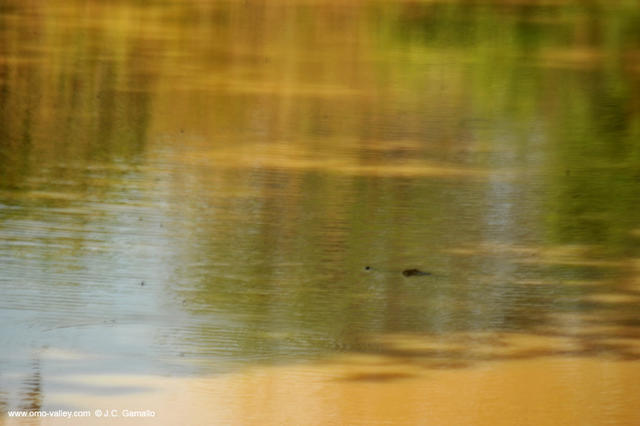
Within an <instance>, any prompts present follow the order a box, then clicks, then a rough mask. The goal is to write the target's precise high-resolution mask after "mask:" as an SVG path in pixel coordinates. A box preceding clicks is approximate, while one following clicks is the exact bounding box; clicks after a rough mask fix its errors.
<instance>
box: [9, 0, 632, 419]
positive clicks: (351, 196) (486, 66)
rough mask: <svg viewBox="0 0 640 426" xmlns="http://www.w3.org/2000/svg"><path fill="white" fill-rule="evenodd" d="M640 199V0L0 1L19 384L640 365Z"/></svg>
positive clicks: (12, 347) (15, 380)
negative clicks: (248, 372) (358, 369)
mask: <svg viewBox="0 0 640 426" xmlns="http://www.w3.org/2000/svg"><path fill="white" fill-rule="evenodd" d="M639 208H640V6H639V5H638V3H637V2H636V1H635V0H634V1H631V0H629V1H625V0H619V1H569V0H567V1H561V0H545V1H534V0H522V1H506V0H482V1H404V0H402V1H390V0H353V1H350V2H338V1H332V0H278V1H260V0H243V1H236V0H230V1H205V0H185V1H177V0H174V1H154V0H150V1H143V0H139V1H125V0H113V1H103V0H94V1H89V0H67V1H62V0H53V1H47V2H42V1H35V0H21V1H15V0H3V1H0V324H1V325H0V406H2V407H4V408H5V409H14V408H19V407H28V408H33V409H40V408H42V407H45V408H46V407H49V408H59V407H60V403H59V402H55V403H52V402H50V401H52V400H51V399H50V398H52V397H53V396H55V395H56V394H59V393H65V392H67V393H68V392H81V393H89V394H95V395H105V394H109V393H115V394H120V395H123V394H127V393H128V392H138V391H141V390H143V389H141V388H140V387H139V386H135V385H127V386H120V387H113V386H111V387H109V386H105V385H99V384H95V383H92V382H91V381H89V380H85V381H79V382H77V381H76V382H74V383H70V382H69V381H68V380H67V379H66V378H68V377H69V376H70V375H72V374H107V375H108V374H130V375H135V374H148V375H161V376H166V375H169V376H177V377H193V376H202V375H209V374H219V373H227V372H233V371H237V370H238V369H241V368H245V367H246V366H251V365H262V364H282V365H292V364H295V363H298V362H300V361H308V360H313V359H318V358H321V357H326V356H330V355H332V354H336V353H338V354H377V355H384V356H388V357H392V358H393V357H395V359H396V360H397V359H398V357H400V358H401V359H402V360H409V361H410V362H412V363H414V364H416V365H419V366H420V368H424V369H426V370H431V369H457V368H472V367H474V366H478V364H482V363H486V362H493V363H496V365H498V366H497V367H495V368H501V367H500V365H501V363H507V362H508V360H509V359H513V358H517V359H539V358H541V357H545V358H547V357H549V358H552V359H562V360H566V359H573V358H581V359H584V358H588V359H591V360H595V361H597V362H598V363H599V362H600V361H602V363H605V364H598V363H596V364H595V365H599V366H602V365H606V362H610V361H612V360H614V361H623V362H628V363H633V362H635V365H637V361H638V360H639V359H640V344H639V341H638V338H639V337H640V316H639V314H638V312H640V310H639V309H638V308H639V302H640V250H639V249H640V220H639V218H640V216H639V215H638V209H639ZM365 266H371V270H369V271H367V270H365ZM406 268H419V269H421V270H425V271H430V272H432V273H433V275H432V276H425V277H409V278H407V277H403V276H402V274H401V271H402V270H403V269H406ZM407 336H410V342H411V343H410V344H408V343H407V341H406V339H407V338H408V337H407ZM509 336H518V338H520V339H524V341H527V339H537V338H540V337H541V336H543V337H545V338H549V339H551V340H545V343H544V344H542V345H541V346H536V348H537V349H536V350H535V351H531V350H520V349H519V347H517V345H515V346H512V345H511V344H510V343H509V341H510V340H509ZM452 339H453V340H455V342H456V346H455V347H453V346H451V342H452ZM553 339H560V340H558V341H561V342H562V344H561V345H555V344H550V343H549V341H554V342H555V341H556V340H553ZM399 341H401V342H403V343H402V344H399V343H398V342H399ZM461 342H462V343H461ZM424 344H437V345H439V346H438V347H437V348H436V349H433V348H432V349H430V350H428V351H426V350H424V348H422V349H420V350H418V349H417V348H416V345H418V346H420V345H424ZM505 347H506V349H505ZM480 349H481V350H480ZM505 351H506V352H505ZM595 368H596V369H597V368H599V367H595ZM612 380H613V379H612ZM618 381H621V382H624V379H623V378H620V377H618V378H616V379H615V380H613V381H612V382H611V383H610V385H611V388H610V389H615V388H617V387H619V386H620V385H621V383H620V382H618ZM607 389H609V388H607ZM607 389H604V390H603V391H602V392H605V393H606V392H607ZM616 395H618V396H617V397H616V398H618V397H619V398H620V399H619V400H618V399H615V398H614V400H615V401H616V402H620V403H621V404H622V405H624V404H625V403H631V402H633V400H630V399H629V398H633V396H630V395H626V396H624V395H619V394H616ZM625 398H626V399H625ZM54 401H55V399H54ZM636 402H637V399H636ZM633 403H635V402H633ZM69 405H71V406H73V405H74V403H73V402H69ZM636 405H637V404H636Z"/></svg>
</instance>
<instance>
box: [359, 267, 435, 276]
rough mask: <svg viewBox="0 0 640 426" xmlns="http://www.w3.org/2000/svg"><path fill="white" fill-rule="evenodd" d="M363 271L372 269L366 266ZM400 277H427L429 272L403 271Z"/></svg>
mask: <svg viewBox="0 0 640 426" xmlns="http://www.w3.org/2000/svg"><path fill="white" fill-rule="evenodd" d="M364 270H365V271H373V270H374V269H373V268H372V267H371V266H369V265H367V266H365V267H364ZM402 275H404V276H405V277H421V276H422V277H424V276H427V275H431V272H425V271H421V270H420V269H405V270H403V271H402Z"/></svg>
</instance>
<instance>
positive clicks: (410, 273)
mask: <svg viewBox="0 0 640 426" xmlns="http://www.w3.org/2000/svg"><path fill="white" fill-rule="evenodd" d="M402 275H404V276H405V277H420V276H425V275H431V272H425V271H421V270H420V269H405V270H404V271H402Z"/></svg>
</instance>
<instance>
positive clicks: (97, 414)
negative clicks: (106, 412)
mask: <svg viewBox="0 0 640 426" xmlns="http://www.w3.org/2000/svg"><path fill="white" fill-rule="evenodd" d="M94 414H95V415H96V417H102V410H100V409H97V410H96V411H95V412H94Z"/></svg>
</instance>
